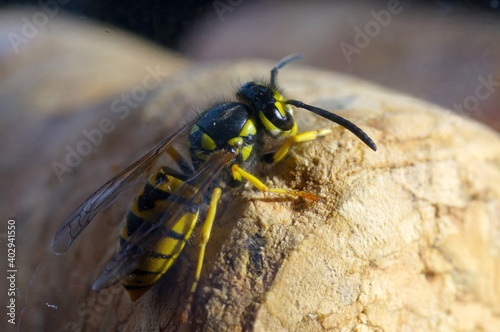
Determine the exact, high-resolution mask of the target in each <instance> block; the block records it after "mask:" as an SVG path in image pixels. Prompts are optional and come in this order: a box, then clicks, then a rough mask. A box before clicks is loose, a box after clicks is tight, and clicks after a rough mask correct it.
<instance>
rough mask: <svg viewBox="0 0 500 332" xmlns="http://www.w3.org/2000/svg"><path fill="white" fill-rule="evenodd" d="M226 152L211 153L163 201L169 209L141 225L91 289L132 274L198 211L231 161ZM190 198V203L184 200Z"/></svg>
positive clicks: (104, 286) (102, 287) (188, 200)
mask: <svg viewBox="0 0 500 332" xmlns="http://www.w3.org/2000/svg"><path fill="white" fill-rule="evenodd" d="M234 157H235V154H234V153H233V152H229V151H220V152H217V153H214V154H213V155H212V156H211V157H210V158H209V159H208V160H207V161H205V162H204V163H203V164H202V166H201V167H200V168H199V169H198V170H197V171H196V172H195V173H194V174H193V175H192V176H191V177H190V178H189V179H187V180H186V181H185V182H184V183H183V184H182V185H181V186H180V187H179V189H177V190H176V191H175V192H174V193H173V195H171V196H170V197H169V199H167V200H166V202H169V205H170V208H169V209H167V210H166V211H165V212H164V213H163V215H162V217H161V218H160V220H159V221H158V222H156V223H154V224H150V223H143V224H142V225H141V226H140V227H139V228H138V229H137V230H136V231H135V232H134V233H133V234H132V236H130V238H129V239H128V240H127V241H126V242H125V243H124V244H123V246H122V247H121V248H120V249H119V250H118V251H117V252H116V254H115V255H114V256H113V258H112V259H111V260H110V261H109V263H108V264H107V265H106V268H105V269H104V271H103V272H102V273H101V275H100V276H99V278H98V279H97V280H96V282H95V283H94V285H93V286H92V288H93V289H94V290H95V291H98V290H101V289H104V288H106V287H109V286H111V285H112V284H114V283H116V282H118V281H120V280H121V279H123V278H124V277H125V276H127V275H129V274H131V273H132V272H133V271H134V270H135V269H136V268H137V266H138V265H139V262H140V261H141V259H142V258H143V257H144V256H145V255H147V254H148V253H151V251H152V250H153V247H154V246H155V245H156V243H158V241H159V240H160V239H162V238H164V237H166V236H167V233H168V232H169V231H170V229H171V228H172V227H173V225H174V224H175V222H176V221H178V220H179V218H181V217H182V215H183V214H184V213H186V212H188V211H192V210H193V209H197V207H198V205H199V204H200V202H201V200H202V197H203V195H204V194H205V192H206V191H207V190H208V189H209V187H210V185H211V184H212V183H214V181H215V180H216V179H217V177H218V176H219V174H220V172H221V170H222V169H223V168H224V167H225V166H226V165H227V164H228V163H229V162H230V161H231V160H232V159H234ZM186 197H189V199H186Z"/></svg>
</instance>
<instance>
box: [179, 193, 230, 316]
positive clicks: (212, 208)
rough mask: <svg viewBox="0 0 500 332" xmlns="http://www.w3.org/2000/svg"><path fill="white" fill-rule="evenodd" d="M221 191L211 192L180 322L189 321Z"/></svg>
mask: <svg viewBox="0 0 500 332" xmlns="http://www.w3.org/2000/svg"><path fill="white" fill-rule="evenodd" d="M221 194H222V190H221V189H220V188H215V189H214V190H213V191H212V197H211V199H210V205H209V207H208V212H207V217H206V219H205V222H204V223H203V228H202V229H201V239H200V252H199V254H198V262H197V264H196V272H195V275H194V281H193V284H192V285H191V290H190V292H189V298H188V303H187V305H186V308H185V309H184V312H183V313H182V316H181V320H182V322H187V321H188V319H189V313H190V311H191V304H192V302H193V297H194V293H195V292H196V288H197V287H198V281H199V280H200V276H201V269H202V267H203V260H204V258H205V249H206V247H207V243H208V240H209V239H210V233H211V232H212V225H213V224H214V220H215V215H216V212H217V203H218V202H219V199H220V197H221Z"/></svg>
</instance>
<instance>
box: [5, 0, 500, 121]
mask: <svg viewBox="0 0 500 332" xmlns="http://www.w3.org/2000/svg"><path fill="white" fill-rule="evenodd" d="M0 3H1V2H0ZM30 6H31V7H30ZM4 8H9V9H26V8H29V9H31V10H34V11H35V12H36V11H40V10H41V11H42V12H47V13H48V16H49V17H50V20H49V23H50V21H52V20H55V19H57V18H58V17H59V18H60V17H63V16H66V14H70V15H72V16H71V18H70V19H71V20H73V21H76V22H80V23H82V22H94V21H95V22H100V23H101V24H102V27H101V29H102V31H103V33H113V31H115V30H117V29H124V30H127V31H129V32H131V33H133V34H135V35H137V36H140V37H141V38H144V39H146V40H149V41H151V42H153V43H155V44H157V45H161V46H163V47H166V48H169V49H171V50H175V51H177V52H179V53H181V54H182V55H184V56H186V57H188V58H190V59H193V60H222V59H240V58H254V57H260V58H268V59H272V60H275V59H278V58H281V57H282V56H283V55H284V54H289V53H294V52H299V53H302V54H304V55H305V63H306V64H308V65H313V66H316V67H321V68H325V69H329V70H336V71H340V72H344V73H349V74H352V75H355V76H359V77H362V78H366V79H368V80H371V81H374V82H377V83H379V84H382V85H384V86H387V87H390V88H394V89H397V90H400V91H402V92H406V93H409V94H411V95H413V96H417V97H420V98H423V99H425V100H428V101H431V102H434V103H437V104H439V105H441V106H443V107H446V108H449V109H453V110H454V111H456V112H458V113H461V114H463V115H466V116H470V117H473V118H475V119H478V120H479V121H482V122H484V123H486V124H487V125H489V126H490V127H492V128H494V129H496V130H498V129H500V122H499V116H498V115H497V113H498V112H497V108H498V107H497V105H498V104H499V103H498V101H499V96H500V94H499V93H498V88H499V87H500V83H496V84H495V82H499V81H500V76H498V75H499V74H498V66H499V62H500V57H499V53H500V43H498V36H499V32H500V21H499V20H498V19H499V15H500V2H499V1H498V0H477V1H473V0H469V1H465V0H464V1H396V0H391V1H389V0H385V1H355V2H354V1H340V0H337V1H309V2H307V3H305V2H301V1H278V0H275V1H245V0H220V1H218V0H215V1H213V0H212V1H206V0H191V1H183V2H178V1H154V0H150V1H142V2H137V1H116V0H114V1H106V2H101V1H93V0H87V1H85V0H80V1H77V0H74V1H69V0H61V1H56V0H50V1H36V0H33V1H5V2H4ZM51 8H52V9H51ZM61 14H62V15H61ZM30 19H31V20H33V18H29V17H28V20H30ZM39 19H40V20H42V21H43V18H39ZM35 20H36V18H35ZM34 23H36V22H34ZM40 23H43V22H40ZM22 24H23V21H18V22H17V25H18V28H20V29H22ZM14 25H15V22H14ZM40 25H43V26H41V29H43V28H45V24H40ZM48 25H49V24H47V26H48ZM5 42H6V41H5V40H3V41H2V43H5ZM4 47H7V46H4ZM4 51H5V48H4ZM488 82H489V83H488Z"/></svg>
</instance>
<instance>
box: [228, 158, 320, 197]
mask: <svg viewBox="0 0 500 332" xmlns="http://www.w3.org/2000/svg"><path fill="white" fill-rule="evenodd" d="M231 171H232V173H233V177H234V179H235V180H239V181H241V178H244V179H245V180H247V181H248V182H250V183H251V184H252V185H253V186H254V187H255V188H257V189H259V190H260V191H266V192H270V193H275V194H281V195H292V196H299V197H304V198H307V199H310V200H313V201H317V200H318V196H316V195H315V194H312V193H308V192H306V191H299V190H292V189H282V188H269V187H268V186H266V185H265V184H264V183H262V181H260V180H259V179H258V178H257V177H256V176H255V175H253V174H251V173H248V172H247V171H245V170H244V169H242V168H241V167H240V166H238V165H237V164H234V165H233V166H231Z"/></svg>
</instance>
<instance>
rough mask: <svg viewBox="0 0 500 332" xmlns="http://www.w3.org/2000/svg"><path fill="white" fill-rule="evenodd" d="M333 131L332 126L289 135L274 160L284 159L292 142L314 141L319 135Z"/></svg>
mask: <svg viewBox="0 0 500 332" xmlns="http://www.w3.org/2000/svg"><path fill="white" fill-rule="evenodd" d="M331 133H332V130H331V129H330V128H326V129H320V130H311V131H306V132H303V133H300V134H297V135H295V136H291V137H288V138H287V139H286V140H285V142H284V143H283V145H282V146H281V147H280V148H279V150H278V151H276V153H275V154H274V156H273V160H274V162H278V161H280V160H281V159H283V157H285V156H286V154H287V153H288V150H289V149H290V147H291V146H292V144H295V143H303V142H309V141H314V140H315V139H316V138H318V137H322V136H326V135H328V134H331Z"/></svg>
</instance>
